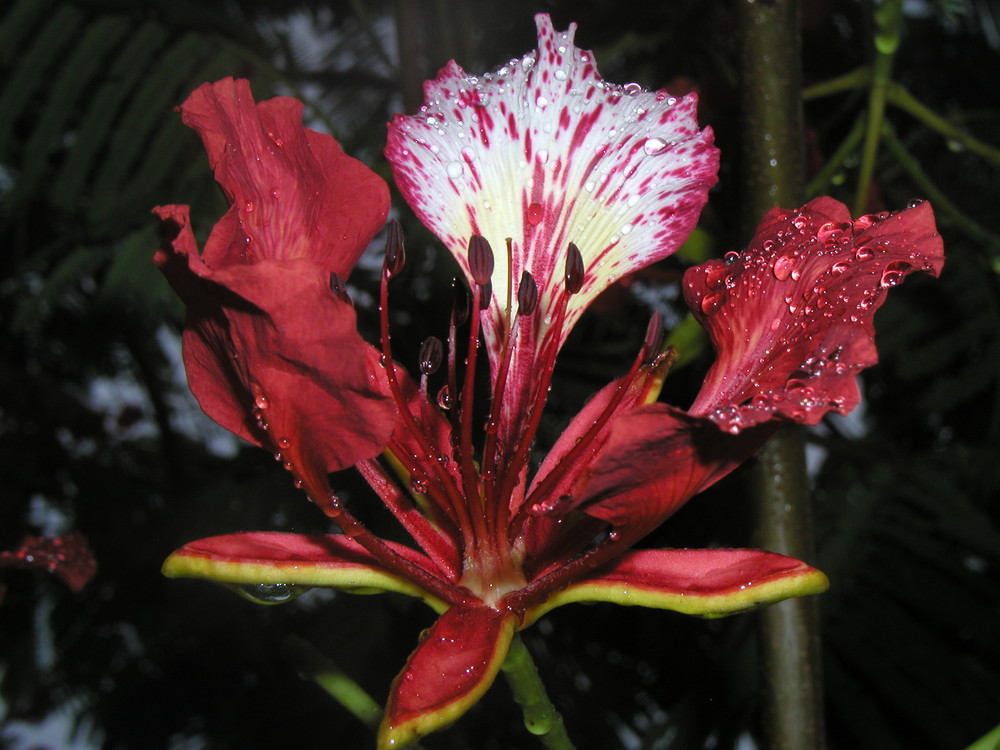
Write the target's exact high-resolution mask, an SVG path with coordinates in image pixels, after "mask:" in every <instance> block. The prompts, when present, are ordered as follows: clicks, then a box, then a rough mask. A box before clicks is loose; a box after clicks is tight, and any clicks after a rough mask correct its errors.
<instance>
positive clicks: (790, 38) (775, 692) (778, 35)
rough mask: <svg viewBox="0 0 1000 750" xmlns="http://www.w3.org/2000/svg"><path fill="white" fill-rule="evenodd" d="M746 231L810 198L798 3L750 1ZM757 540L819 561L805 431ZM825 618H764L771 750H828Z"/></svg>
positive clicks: (765, 500)
mask: <svg viewBox="0 0 1000 750" xmlns="http://www.w3.org/2000/svg"><path fill="white" fill-rule="evenodd" d="M738 7H739V10H740V18H739V21H740V27H741V29H742V35H741V45H740V49H741V60H740V63H741V66H740V67H741V70H742V71H743V76H744V80H743V86H742V88H743V92H744V94H743V96H744V98H743V123H742V125H743V128H742V129H743V134H744V141H743V149H744V158H745V174H746V175H747V179H746V186H745V198H744V201H743V206H744V211H745V214H744V217H743V228H744V232H745V234H747V235H749V234H751V233H752V232H753V229H754V227H755V226H756V224H757V222H758V221H759V220H760V218H761V216H763V215H764V213H765V212H766V211H767V210H768V209H770V208H771V207H773V206H775V205H782V206H785V207H787V208H793V207H795V206H798V205H799V204H800V203H801V202H802V198H803V193H804V171H805V170H804V158H803V146H802V143H803V141H802V104H801V84H800V72H799V66H800V40H799V23H798V21H799V18H798V3H797V2H795V0H773V1H772V2H767V3H764V2H754V0H742V1H741V2H740V3H738ZM759 458H760V461H759V472H758V481H757V482H756V486H755V500H756V503H755V505H756V513H757V524H756V525H757V536H758V539H759V540H760V541H762V542H763V546H765V547H767V548H768V549H771V550H774V551H776V552H781V553H784V554H789V555H796V554H797V555H800V556H802V557H806V558H808V557H810V555H809V554H808V553H807V552H806V553H804V552H803V550H805V549H807V548H808V546H809V541H808V540H809V539H810V538H811V528H810V524H809V500H810V498H809V482H808V477H807V476H806V472H805V447H804V442H803V439H802V434H801V430H799V429H798V428H785V429H783V430H782V431H780V432H779V433H778V434H776V435H775V436H774V437H773V438H772V439H771V441H770V442H769V443H768V444H767V445H766V446H764V448H763V450H762V451H761V453H760V454H759ZM817 620H818V618H817V616H816V610H815V608H814V606H813V605H812V604H811V603H810V602H809V600H808V599H792V600H789V601H786V602H782V603H781V604H778V605H775V606H773V607H769V608H767V609H765V610H763V612H762V613H761V614H760V619H759V626H760V640H759V643H760V650H761V661H762V663H763V666H764V670H763V684H762V686H761V688H762V689H761V700H762V702H763V706H764V710H763V720H764V730H765V734H766V735H767V737H768V747H769V748H770V749H771V750H821V748H823V747H824V735H823V713H822V682H821V680H820V670H819V662H820V659H819V638H818V622H817Z"/></svg>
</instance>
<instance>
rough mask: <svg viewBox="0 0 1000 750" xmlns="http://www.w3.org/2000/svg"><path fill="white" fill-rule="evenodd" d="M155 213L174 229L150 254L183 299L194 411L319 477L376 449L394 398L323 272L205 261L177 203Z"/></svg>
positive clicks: (281, 264)
mask: <svg viewBox="0 0 1000 750" xmlns="http://www.w3.org/2000/svg"><path fill="white" fill-rule="evenodd" d="M156 212H157V214H158V215H159V216H160V218H161V219H163V220H164V221H166V222H168V224H169V225H170V226H172V228H173V229H174V232H175V234H174V235H173V236H168V237H167V239H166V241H165V242H164V245H163V247H162V248H161V250H160V251H159V252H158V253H157V255H156V261H157V264H158V265H159V266H160V268H161V270H162V271H163V273H164V275H165V276H166V277H167V279H168V281H169V282H170V283H171V285H172V286H173V288H174V290H175V291H176V292H177V294H178V295H179V296H180V297H181V299H182V300H183V301H184V303H185V305H186V307H187V311H188V314H187V321H186V324H185V331H184V364H185V367H186V369H187V374H188V382H189V384H190V387H191V391H192V392H193V393H194V395H195V398H197V399H198V402H199V403H200V404H201V407H202V408H203V409H204V410H205V412H206V413H207V414H208V415H209V416H210V417H212V419H214V420H215V421H217V422H218V423H219V424H221V425H222V426H223V427H225V428H226V429H228V430H231V431H232V432H234V433H236V434H237V435H239V436H241V437H243V438H245V439H247V440H249V441H251V442H253V443H255V444H256V445H261V446H265V447H267V448H268V449H269V450H272V451H274V452H275V453H280V454H282V456H281V458H282V460H283V461H285V462H286V463H296V464H298V465H297V467H296V468H297V469H298V470H300V471H303V472H306V471H309V472H313V473H315V474H318V475H323V476H325V473H326V472H330V471H336V470H339V469H342V468H345V467H347V466H351V465H353V464H354V463H356V462H357V461H358V460H360V459H362V458H370V457H371V456H374V455H376V454H377V453H379V452H380V451H381V450H382V448H383V447H384V446H385V444H386V442H387V441H388V439H389V435H390V434H391V432H392V429H393V426H394V424H395V417H396V411H395V407H394V405H393V403H392V400H391V398H390V396H389V393H388V386H387V384H386V383H385V378H384V374H383V373H382V371H381V368H380V367H379V366H378V355H377V353H376V352H375V350H374V349H373V348H372V347H371V346H370V345H369V344H367V343H366V342H365V341H364V340H363V339H362V338H361V337H360V336H359V335H358V333H357V330H356V323H355V314H354V308H353V307H352V306H351V304H350V302H347V301H345V300H344V299H342V298H341V297H340V296H339V295H337V294H335V293H334V292H332V291H331V290H330V288H329V278H328V273H327V272H326V271H324V270H323V269H322V268H321V267H320V266H318V265H316V264H315V263H312V262H310V261H307V260H301V259H300V260H285V261H274V260H265V261H262V262H260V263H256V264H253V265H235V266H226V267H223V268H220V269H212V268H210V267H209V266H207V265H206V264H205V263H204V262H203V261H202V259H201V257H200V256H199V255H198V252H197V247H196V246H195V241H194V235H193V234H192V231H191V227H190V224H189V219H188V209H187V207H186V206H163V207H161V208H159V209H157V210H156ZM290 468H291V467H290Z"/></svg>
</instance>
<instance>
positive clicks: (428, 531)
mask: <svg viewBox="0 0 1000 750" xmlns="http://www.w3.org/2000/svg"><path fill="white" fill-rule="evenodd" d="M357 469H358V471H359V472H360V473H361V475H362V476H363V477H364V478H365V481H367V482H368V485H369V486H370V487H371V488H372V489H373V490H375V492H376V494H377V495H378V496H379V497H380V498H381V500H382V502H383V503H384V504H385V506H386V507H387V508H388V509H389V510H390V512H391V513H392V514H393V515H394V516H395V517H396V519H397V520H398V521H399V523H400V524H401V525H402V526H403V528H405V529H406V531H407V532H408V533H409V534H410V536H411V537H413V539H414V541H416V542H417V544H419V545H420V548H421V549H422V550H423V551H424V552H426V553H427V556H428V557H430V558H431V560H433V561H434V563H435V564H436V565H437V566H438V568H439V569H440V570H441V572H442V573H444V574H445V575H446V576H447V577H448V578H450V579H452V580H454V579H455V578H456V577H457V576H458V573H459V568H460V564H459V562H458V556H459V554H458V549H457V547H456V546H455V540H456V539H458V538H460V536H459V534H458V533H457V530H456V529H455V525H454V520H453V519H452V518H450V517H449V516H448V515H446V514H443V513H439V512H437V511H439V510H440V509H439V508H438V507H437V506H436V505H434V504H433V503H425V504H426V505H428V506H429V507H428V508H426V509H425V510H427V511H428V512H429V513H430V515H431V516H432V518H433V522H432V521H430V520H428V519H427V517H425V515H424V514H423V513H421V512H420V510H419V509H418V508H417V507H415V506H414V505H413V503H412V502H411V501H410V500H409V499H408V497H407V495H406V494H405V493H404V492H403V491H402V490H401V489H400V488H399V486H398V485H397V484H396V483H395V482H394V481H392V480H391V479H390V478H389V476H388V475H387V474H386V471H385V469H384V468H383V467H382V466H381V465H380V464H379V463H378V461H376V460H375V459H367V460H365V461H359V462H358V464H357ZM435 524H436V525H437V526H445V527H447V529H448V533H444V532H442V531H441V529H439V528H437V526H435Z"/></svg>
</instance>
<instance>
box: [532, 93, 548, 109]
mask: <svg viewBox="0 0 1000 750" xmlns="http://www.w3.org/2000/svg"><path fill="white" fill-rule="evenodd" d="M535 106H536V107H538V108H539V109H545V108H546V107H547V106H549V100H548V99H547V98H546V97H544V96H542V95H541V94H539V95H538V96H537V97H535Z"/></svg>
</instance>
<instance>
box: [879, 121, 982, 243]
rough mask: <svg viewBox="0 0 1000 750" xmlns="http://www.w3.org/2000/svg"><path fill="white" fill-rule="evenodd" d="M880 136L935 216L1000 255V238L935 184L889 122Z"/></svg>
mask: <svg viewBox="0 0 1000 750" xmlns="http://www.w3.org/2000/svg"><path fill="white" fill-rule="evenodd" d="M882 137H883V139H884V140H885V145H886V148H888V149H889V152H890V153H891V154H892V155H893V157H895V159H896V161H897V162H898V163H899V165H900V166H901V167H902V168H903V169H904V170H905V171H906V173H907V174H908V175H909V176H910V179H912V180H913V181H914V182H915V183H916V184H917V187H919V188H920V191H921V192H922V193H923V197H925V198H927V200H929V201H930V202H931V203H933V204H934V210H935V211H936V212H938V214H941V215H944V216H947V217H948V219H949V220H950V221H951V222H952V223H953V224H954V225H955V226H956V227H958V228H959V229H960V230H961V231H962V232H964V233H965V234H967V235H968V236H969V237H971V238H972V239H973V240H975V241H976V242H977V243H978V244H980V245H983V246H985V247H986V248H988V249H989V250H990V251H991V253H992V254H993V256H994V257H997V256H1000V237H998V236H997V235H996V234H994V233H993V232H991V231H990V230H988V229H987V228H986V227H984V226H983V225H982V224H980V223H978V222H977V221H975V220H974V219H972V218H971V217H970V216H968V215H967V214H965V213H964V212H963V211H962V210H961V209H959V208H958V206H956V205H955V204H954V202H952V201H951V199H950V198H948V196H947V195H945V194H944V192H942V191H941V190H940V189H939V188H938V186H937V185H935V184H934V181H933V180H932V179H931V178H930V176H929V175H928V174H927V173H926V172H925V171H924V168H923V167H922V166H920V162H919V161H918V160H917V159H916V158H915V157H914V156H913V154H911V153H910V152H909V151H908V150H907V149H906V146H904V145H903V143H902V141H900V140H899V137H898V136H897V135H896V132H895V130H894V129H893V128H892V127H891V126H889V125H888V123H886V127H885V132H884V133H883V135H882Z"/></svg>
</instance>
